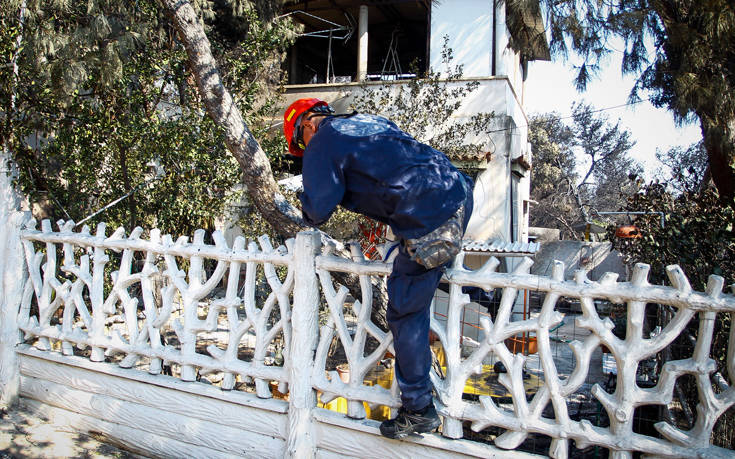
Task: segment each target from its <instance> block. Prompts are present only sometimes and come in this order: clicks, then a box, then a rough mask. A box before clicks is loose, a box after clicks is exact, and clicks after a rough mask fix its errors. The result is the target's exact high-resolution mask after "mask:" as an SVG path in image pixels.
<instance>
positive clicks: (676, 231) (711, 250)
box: [615, 184, 735, 291]
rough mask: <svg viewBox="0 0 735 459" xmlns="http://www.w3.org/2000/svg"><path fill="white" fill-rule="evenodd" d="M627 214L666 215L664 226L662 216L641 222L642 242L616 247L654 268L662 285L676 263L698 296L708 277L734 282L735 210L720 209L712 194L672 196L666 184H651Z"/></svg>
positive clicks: (637, 222)
mask: <svg viewBox="0 0 735 459" xmlns="http://www.w3.org/2000/svg"><path fill="white" fill-rule="evenodd" d="M627 210H631V211H633V210H636V211H652V212H663V213H664V215H665V225H664V226H663V227H662V226H661V222H660V219H659V217H658V215H649V216H642V217H639V218H637V219H636V220H635V225H636V226H638V228H639V229H640V231H641V233H642V235H643V237H642V238H641V239H637V240H630V239H628V240H616V242H615V245H616V246H617V248H619V249H620V250H621V251H623V253H624V254H625V256H626V259H627V260H628V262H631V263H632V262H638V261H640V262H645V263H648V264H650V265H651V277H652V279H653V280H654V281H656V282H664V281H665V280H666V279H667V278H666V273H665V268H666V266H668V265H671V264H678V265H680V266H681V267H682V269H683V270H684V272H685V273H686V275H687V276H688V277H689V280H690V282H691V284H692V287H693V288H695V289H697V290H700V291H703V290H704V288H705V286H706V285H707V279H708V277H709V275H710V274H717V275H720V276H723V277H724V278H725V280H726V282H727V283H728V284H729V283H733V282H735V208H733V207H732V206H722V205H721V204H720V202H719V197H718V196H717V193H716V192H715V191H714V190H712V189H711V188H707V189H704V190H703V191H701V192H696V193H688V192H685V193H681V194H680V195H678V196H674V195H672V194H671V193H669V192H668V191H666V188H665V186H664V185H661V184H651V185H648V186H646V187H644V188H643V189H642V190H641V192H640V193H636V194H635V195H633V196H632V197H631V199H630V201H629V202H628V204H627Z"/></svg>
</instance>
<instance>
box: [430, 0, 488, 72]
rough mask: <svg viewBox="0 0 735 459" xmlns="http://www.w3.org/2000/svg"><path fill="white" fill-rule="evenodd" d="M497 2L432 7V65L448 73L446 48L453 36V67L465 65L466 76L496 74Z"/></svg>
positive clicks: (456, 1) (465, 0) (458, 0)
mask: <svg viewBox="0 0 735 459" xmlns="http://www.w3.org/2000/svg"><path fill="white" fill-rule="evenodd" d="M492 33H493V1H492V0H452V1H444V2H439V3H438V4H434V5H432V7H431V43H430V61H429V62H430V65H431V68H432V70H434V71H444V70H445V69H444V66H443V64H442V48H443V45H444V37H445V36H449V47H450V48H451V49H452V50H453V51H454V60H453V61H452V64H453V65H458V64H461V65H463V66H464V76H465V77H487V76H491V75H492V74H493V72H492V57H493V56H492V47H493V39H492V38H493V37H492Z"/></svg>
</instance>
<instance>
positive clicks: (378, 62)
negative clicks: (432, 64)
mask: <svg viewBox="0 0 735 459" xmlns="http://www.w3.org/2000/svg"><path fill="white" fill-rule="evenodd" d="M360 5H366V6H367V7H368V66H367V74H368V80H395V79H405V78H412V77H414V76H416V73H419V74H423V73H424V72H425V71H426V69H427V68H428V61H429V59H428V52H429V46H428V42H429V31H430V26H429V23H430V21H429V12H430V0H426V1H424V0H373V1H365V0H363V1H356V0H310V1H303V0H301V1H287V2H285V4H284V13H291V17H292V18H293V20H294V21H295V22H297V23H300V24H302V25H303V26H304V30H303V32H302V36H300V37H299V38H298V39H297V40H296V43H295V44H294V46H292V48H291V50H290V51H289V53H288V58H287V61H286V70H287V71H288V83H289V84H309V83H326V82H329V83H334V82H336V83H346V82H351V81H357V55H358V42H359V33H358V29H359V26H358V24H359V18H360ZM335 24H336V25H335ZM337 25H338V26H342V29H341V30H336V29H339V27H338V26H337ZM330 29H332V32H331V34H332V39H331V46H330V39H329V34H330V32H329V30H330ZM330 50H331V51H330ZM330 55H331V62H330ZM327 78H329V81H327Z"/></svg>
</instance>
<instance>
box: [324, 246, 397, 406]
mask: <svg viewBox="0 0 735 459" xmlns="http://www.w3.org/2000/svg"><path fill="white" fill-rule="evenodd" d="M330 252H331V247H330V246H325V248H324V251H323V254H322V256H321V257H318V258H317V261H316V267H317V273H318V275H319V281H320V283H321V287H322V292H323V294H324V298H325V300H326V302H327V306H328V311H329V318H328V319H327V323H326V324H325V325H323V326H322V327H321V330H320V336H319V346H318V347H317V352H316V357H315V365H314V371H313V373H312V378H313V380H314V387H315V388H316V389H318V390H321V391H322V396H321V400H322V402H323V403H328V402H329V401H331V400H333V399H334V398H336V397H338V396H342V397H344V398H346V399H347V400H348V403H347V415H348V416H349V417H351V418H355V419H362V418H364V417H365V408H364V405H363V401H366V402H368V403H369V404H370V405H385V406H392V407H396V406H400V402H399V401H398V398H397V397H396V389H395V379H394V381H393V389H392V391H388V390H386V389H384V388H382V387H380V386H377V385H376V386H373V387H367V386H364V385H363V380H364V379H365V375H366V374H367V373H368V372H369V371H370V370H371V369H372V368H374V367H375V365H376V364H377V362H378V361H379V360H380V359H382V358H383V356H384V355H385V353H386V351H387V350H389V349H390V350H392V344H393V336H392V335H391V334H390V332H384V331H382V330H381V329H380V328H378V327H377V326H376V325H375V324H374V323H373V322H372V321H371V320H370V317H371V313H372V301H373V286H372V283H371V277H370V276H371V275H383V276H385V275H387V274H389V273H390V269H391V268H390V266H389V265H387V264H383V263H380V264H378V263H368V262H367V260H366V259H365V257H364V256H363V254H362V251H361V250H359V248H358V247H356V246H354V245H353V246H351V253H352V259H353V262H349V261H346V260H344V259H340V258H337V257H335V256H330ZM354 267H358V269H357V271H358V272H357V273H356V274H358V275H359V278H360V289H361V298H362V301H361V300H358V299H355V301H354V302H353V303H352V306H351V307H352V310H353V312H354V314H355V316H356V318H357V320H356V328H355V330H354V333H350V330H349V328H348V326H347V322H346V320H345V316H344V309H345V300H346V299H347V295H348V293H349V292H348V290H347V287H345V286H340V288H339V290H338V291H335V289H334V281H333V279H332V276H331V274H330V272H350V270H351V268H353V269H354ZM360 268H362V269H360ZM335 331H336V333H337V336H338V338H339V342H340V344H341V345H342V347H343V348H344V351H345V355H346V358H347V364H348V366H349V375H350V377H349V382H348V383H346V384H345V383H343V382H342V381H341V379H340V378H339V376H338V375H337V372H336V371H332V372H331V373H330V377H329V379H327V378H326V376H325V368H326V364H327V354H328V352H329V348H330V344H331V343H332V340H333V338H334V333H335ZM368 336H372V337H373V338H375V339H376V340H377V342H378V345H377V346H376V348H375V349H373V350H372V352H370V354H369V355H367V356H366V355H365V352H366V344H367V339H368Z"/></svg>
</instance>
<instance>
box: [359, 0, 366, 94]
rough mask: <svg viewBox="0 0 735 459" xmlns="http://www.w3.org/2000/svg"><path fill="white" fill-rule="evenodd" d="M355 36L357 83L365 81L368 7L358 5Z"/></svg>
mask: <svg viewBox="0 0 735 459" xmlns="http://www.w3.org/2000/svg"><path fill="white" fill-rule="evenodd" d="M357 36H358V39H357V81H364V80H366V79H367V66H368V7H367V6H366V5H360V19H359V22H358V28H357Z"/></svg>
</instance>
